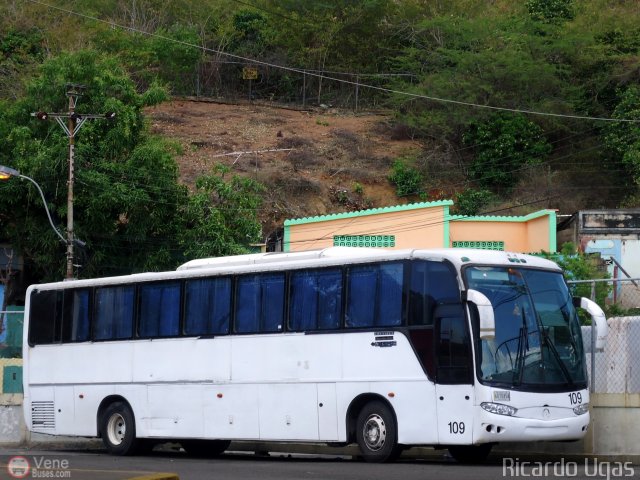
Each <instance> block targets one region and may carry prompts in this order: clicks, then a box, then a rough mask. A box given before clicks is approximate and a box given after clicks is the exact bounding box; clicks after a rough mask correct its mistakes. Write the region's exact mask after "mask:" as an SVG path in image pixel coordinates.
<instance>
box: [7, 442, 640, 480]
mask: <svg viewBox="0 0 640 480" xmlns="http://www.w3.org/2000/svg"><path fill="white" fill-rule="evenodd" d="M407 453H408V454H409V456H407ZM407 453H406V454H405V455H403V457H402V458H401V459H400V460H399V461H398V462H396V463H392V464H382V465H380V464H368V463H365V462H363V461H360V460H358V459H356V458H352V457H350V456H338V455H304V454H288V453H274V452H272V453H270V454H264V453H263V454H259V455H257V454H255V453H252V452H228V453H226V454H224V455H223V456H221V457H219V458H217V459H200V458H193V457H189V456H188V455H186V454H185V453H184V451H179V450H178V449H177V448H175V449H173V450H172V449H170V448H167V449H163V450H162V451H154V452H152V453H151V454H149V455H147V456H136V457H114V456H110V455H108V454H107V453H106V452H105V451H102V450H99V449H96V450H74V449H59V448H56V449H51V448H47V449H33V448H10V449H9V448H4V449H3V448H0V479H12V478H20V477H16V476H15V475H16V472H15V470H14V471H13V476H12V475H10V473H9V469H8V467H7V466H8V465H9V464H11V466H12V468H19V467H20V466H21V465H23V464H24V462H25V460H26V462H28V463H29V466H30V471H29V472H28V473H27V474H26V476H24V477H22V478H71V479H75V480H81V479H82V480H84V479H91V480H106V479H110V480H111V479H113V480H121V479H127V480H132V479H136V480H142V479H144V480H152V479H153V480H176V479H178V478H179V479H180V480H203V479H224V480H227V479H230V480H236V479H237V480H316V479H317V480H320V479H332V480H333V479H336V480H341V479H345V480H347V479H348V480H375V479H384V480H389V479H400V480H414V479H415V480H418V479H419V480H425V479H430V478H437V479H463V480H464V479H469V480H476V479H478V480H483V479H491V480H494V479H501V478H517V477H527V476H528V477H538V478H576V479H594V478H595V479H606V480H611V479H613V478H627V479H628V478H640V466H632V465H631V464H624V463H622V462H612V461H608V462H604V461H603V462H597V461H596V462H595V463H594V460H593V459H590V460H587V461H588V462H589V463H588V464H587V465H585V463H584V462H585V460H584V459H567V460H566V461H562V460H557V459H556V461H554V462H549V463H548V464H547V465H546V468H545V466H544V463H543V462H544V461H545V460H544V459H541V462H539V463H536V462H535V460H533V459H527V461H528V462H529V463H525V461H524V459H516V458H511V459H503V458H501V457H492V458H491V459H490V460H489V462H488V463H486V464H484V465H472V466H469V465H459V464H457V463H455V462H454V461H453V460H451V459H450V458H448V457H447V456H446V454H445V453H444V452H441V454H440V453H438V454H436V455H431V456H429V457H427V458H425V457H422V458H418V457H411V455H410V453H411V452H410V451H409V452H407ZM16 457H22V459H20V458H18V459H16ZM22 474H24V472H18V475H22Z"/></svg>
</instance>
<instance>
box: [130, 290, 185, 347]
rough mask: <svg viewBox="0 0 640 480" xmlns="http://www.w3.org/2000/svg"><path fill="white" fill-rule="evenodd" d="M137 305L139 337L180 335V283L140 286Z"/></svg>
mask: <svg viewBox="0 0 640 480" xmlns="http://www.w3.org/2000/svg"><path fill="white" fill-rule="evenodd" d="M139 303H140V304H139V308H138V318H139V321H138V329H139V330H138V334H139V335H140V337H143V338H149V337H170V336H176V335H178V334H179V333H180V282H161V283H149V284H146V285H142V286H141V287H140V292H139Z"/></svg>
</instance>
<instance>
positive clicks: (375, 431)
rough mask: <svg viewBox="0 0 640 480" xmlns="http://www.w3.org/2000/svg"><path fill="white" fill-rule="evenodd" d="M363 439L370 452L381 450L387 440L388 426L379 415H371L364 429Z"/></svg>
mask: <svg viewBox="0 0 640 480" xmlns="http://www.w3.org/2000/svg"><path fill="white" fill-rule="evenodd" d="M362 433H363V438H364V441H365V443H366V445H367V448H369V450H373V451H377V450H380V449H381V448H382V447H383V446H384V443H385V441H386V440H387V426H386V425H385V423H384V419H383V418H382V417H381V416H380V415H377V414H373V415H369V418H367V421H366V422H365V424H364V427H363V429H362Z"/></svg>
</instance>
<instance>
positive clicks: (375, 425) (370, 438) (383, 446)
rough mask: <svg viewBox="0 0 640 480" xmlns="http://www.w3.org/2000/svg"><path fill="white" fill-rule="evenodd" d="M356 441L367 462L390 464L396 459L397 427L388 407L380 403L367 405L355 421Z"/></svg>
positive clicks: (397, 451) (399, 449)
mask: <svg viewBox="0 0 640 480" xmlns="http://www.w3.org/2000/svg"><path fill="white" fill-rule="evenodd" d="M356 440H357V441H358V447H359V448H360V452H361V453H362V458H364V460H365V461H367V462H372V463H381V462H390V461H393V460H395V459H396V458H398V456H399V455H400V453H401V452H402V449H401V448H400V446H399V445H398V427H397V425H396V420H395V417H394V415H393V412H392V411H391V408H389V406H388V405H387V404H385V403H383V402H381V401H372V402H369V403H367V404H366V405H365V406H364V407H362V410H360V413H359V414H358V419H357V421H356Z"/></svg>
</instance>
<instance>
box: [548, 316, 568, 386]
mask: <svg viewBox="0 0 640 480" xmlns="http://www.w3.org/2000/svg"><path fill="white" fill-rule="evenodd" d="M540 334H541V335H542V339H543V340H544V341H545V343H546V344H547V346H548V347H549V350H551V353H553V356H554V357H555V359H556V361H557V362H558V365H560V371H562V374H563V375H564V377H565V378H566V379H567V382H569V385H570V386H571V387H573V386H574V383H573V378H571V374H570V373H569V370H567V366H566V365H565V364H564V362H563V361H562V358H560V353H558V349H557V348H556V346H555V345H554V344H553V342H552V341H551V339H550V338H549V335H548V334H547V331H546V330H545V328H544V327H542V326H541V328H540Z"/></svg>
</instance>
